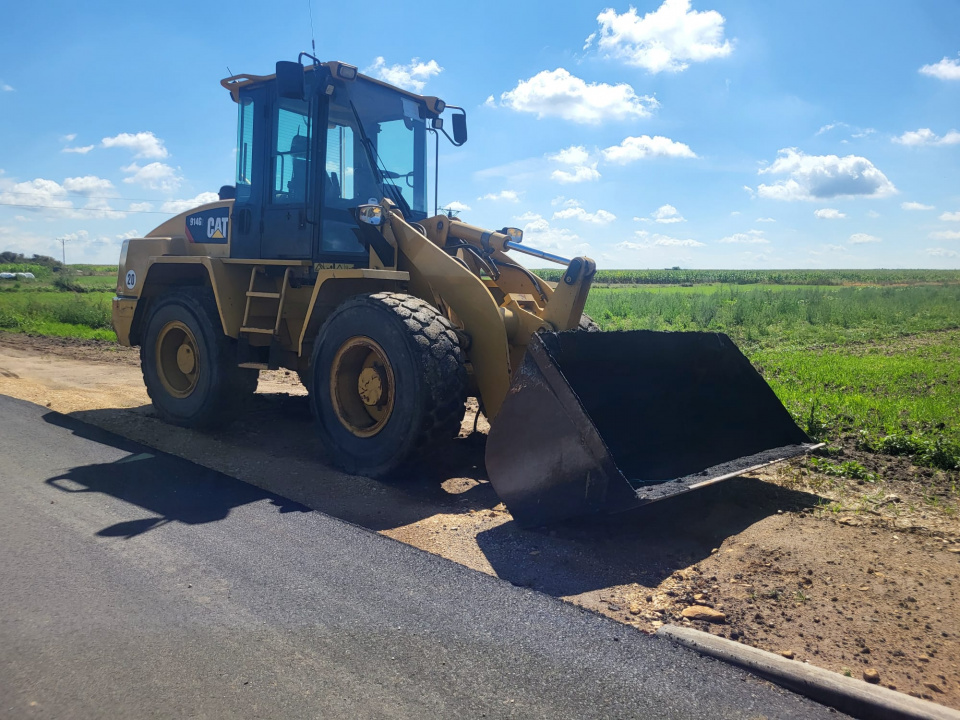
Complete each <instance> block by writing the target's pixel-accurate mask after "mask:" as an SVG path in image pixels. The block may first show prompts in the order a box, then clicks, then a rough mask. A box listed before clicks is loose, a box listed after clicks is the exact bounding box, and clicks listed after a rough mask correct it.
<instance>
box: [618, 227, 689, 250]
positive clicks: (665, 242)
mask: <svg viewBox="0 0 960 720" xmlns="http://www.w3.org/2000/svg"><path fill="white" fill-rule="evenodd" d="M633 234H634V235H636V236H637V237H638V238H640V239H641V240H642V241H643V242H640V243H633V242H629V241H624V242H620V243H617V244H616V245H614V247H615V248H619V249H622V250H639V249H641V248H652V247H688V248H691V247H705V245H706V243H702V242H698V241H697V240H690V239H687V240H681V239H680V238H675V237H670V236H669V235H660V234H658V233H649V232H647V231H646V230H636V231H634V233H633Z"/></svg>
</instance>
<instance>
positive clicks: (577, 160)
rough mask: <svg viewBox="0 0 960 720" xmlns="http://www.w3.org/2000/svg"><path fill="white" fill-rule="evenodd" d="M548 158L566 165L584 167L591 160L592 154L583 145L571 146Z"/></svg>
mask: <svg viewBox="0 0 960 720" xmlns="http://www.w3.org/2000/svg"><path fill="white" fill-rule="evenodd" d="M547 158H548V159H550V160H553V161H554V162H559V163H563V164H564V165H583V164H584V163H585V162H587V160H589V159H590V153H588V152H587V150H586V148H584V147H583V145H571V146H570V147H568V148H564V149H563V150H561V151H560V152H558V153H554V154H553V155H548V156H547Z"/></svg>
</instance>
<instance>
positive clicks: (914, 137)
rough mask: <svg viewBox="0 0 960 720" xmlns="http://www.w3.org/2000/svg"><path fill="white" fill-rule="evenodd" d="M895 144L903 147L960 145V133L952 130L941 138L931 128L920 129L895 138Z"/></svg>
mask: <svg viewBox="0 0 960 720" xmlns="http://www.w3.org/2000/svg"><path fill="white" fill-rule="evenodd" d="M893 141H894V142H895V143H900V144H901V145H913V146H919V145H956V144H957V143H960V132H957V131H956V130H950V131H948V132H947V134H946V135H944V136H943V137H940V136H939V135H937V134H936V133H935V132H934V131H933V130H931V129H930V128H920V129H919V130H910V131H908V132H905V133H904V134H903V135H901V136H900V137H895V138H893Z"/></svg>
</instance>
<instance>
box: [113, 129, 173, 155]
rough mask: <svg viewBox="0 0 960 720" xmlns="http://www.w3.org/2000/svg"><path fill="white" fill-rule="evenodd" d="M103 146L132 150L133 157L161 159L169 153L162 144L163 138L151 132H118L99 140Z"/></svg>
mask: <svg viewBox="0 0 960 720" xmlns="http://www.w3.org/2000/svg"><path fill="white" fill-rule="evenodd" d="M101 144H102V145H103V147H105V148H112V147H118V148H124V149H125V150H130V151H132V152H133V156H134V157H135V158H147V159H151V160H152V159H157V160H159V159H161V158H165V157H167V156H168V155H169V154H170V153H168V152H167V148H165V147H164V146H163V140H161V139H160V138H158V137H157V136H156V135H154V134H153V133H152V132H138V133H136V134H133V133H120V134H119V135H115V136H114V137H107V138H104V139H103V140H102V141H101Z"/></svg>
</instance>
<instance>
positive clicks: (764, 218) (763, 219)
mask: <svg viewBox="0 0 960 720" xmlns="http://www.w3.org/2000/svg"><path fill="white" fill-rule="evenodd" d="M754 222H776V220H775V219H774V218H772V217H763V218H757V219H756V220H754Z"/></svg>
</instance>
